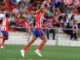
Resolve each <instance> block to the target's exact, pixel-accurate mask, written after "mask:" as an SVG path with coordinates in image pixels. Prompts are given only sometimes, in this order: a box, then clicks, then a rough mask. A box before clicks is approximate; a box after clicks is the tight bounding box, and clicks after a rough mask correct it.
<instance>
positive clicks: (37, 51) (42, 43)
mask: <svg viewBox="0 0 80 60" xmlns="http://www.w3.org/2000/svg"><path fill="white" fill-rule="evenodd" d="M40 38H41V39H42V42H41V44H40V45H39V47H38V49H37V50H35V53H36V54H38V55H39V56H42V55H41V53H40V51H41V50H42V48H43V46H44V45H45V43H46V42H47V38H46V36H45V35H43V36H40Z"/></svg>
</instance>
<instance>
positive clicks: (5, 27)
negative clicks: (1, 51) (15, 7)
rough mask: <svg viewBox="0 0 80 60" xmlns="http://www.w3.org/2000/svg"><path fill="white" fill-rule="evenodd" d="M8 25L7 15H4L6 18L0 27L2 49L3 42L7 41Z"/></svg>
mask: <svg viewBox="0 0 80 60" xmlns="http://www.w3.org/2000/svg"><path fill="white" fill-rule="evenodd" d="M8 23H9V14H6V18H4V19H3V21H2V25H1V31H2V34H3V36H0V38H2V39H3V41H2V44H1V48H3V47H4V42H5V40H7V39H8Z"/></svg>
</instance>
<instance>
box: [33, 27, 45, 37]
mask: <svg viewBox="0 0 80 60" xmlns="http://www.w3.org/2000/svg"><path fill="white" fill-rule="evenodd" d="M43 35H44V32H43V30H42V29H41V28H34V29H33V36H37V37H40V36H43Z"/></svg>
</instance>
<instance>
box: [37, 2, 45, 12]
mask: <svg viewBox="0 0 80 60" xmlns="http://www.w3.org/2000/svg"><path fill="white" fill-rule="evenodd" d="M45 4H46V1H44V2H43V4H42V5H41V8H40V9H38V10H37V11H36V12H38V13H39V12H41V10H42V9H43V8H44V5H45Z"/></svg>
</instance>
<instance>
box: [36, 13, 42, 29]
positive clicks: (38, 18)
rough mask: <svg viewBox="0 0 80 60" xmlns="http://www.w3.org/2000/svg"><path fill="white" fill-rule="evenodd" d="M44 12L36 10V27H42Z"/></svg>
mask: <svg viewBox="0 0 80 60" xmlns="http://www.w3.org/2000/svg"><path fill="white" fill-rule="evenodd" d="M43 15H44V14H43V13H38V12H36V26H35V27H36V28H42V25H43Z"/></svg>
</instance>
